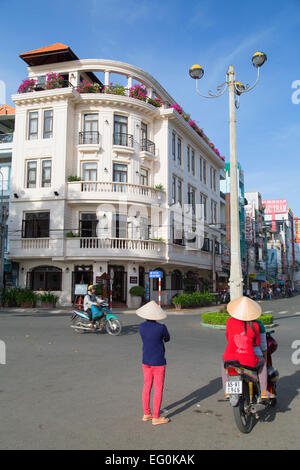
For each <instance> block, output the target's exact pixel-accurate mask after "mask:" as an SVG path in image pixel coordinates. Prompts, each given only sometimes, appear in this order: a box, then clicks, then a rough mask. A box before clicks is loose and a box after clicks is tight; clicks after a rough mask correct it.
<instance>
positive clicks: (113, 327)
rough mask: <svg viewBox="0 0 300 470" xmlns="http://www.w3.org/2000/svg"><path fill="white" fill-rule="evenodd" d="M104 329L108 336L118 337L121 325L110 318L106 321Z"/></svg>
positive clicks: (115, 319) (118, 321) (116, 320)
mask: <svg viewBox="0 0 300 470" xmlns="http://www.w3.org/2000/svg"><path fill="white" fill-rule="evenodd" d="M105 329H106V331H107V333H108V334H110V335H113V336H118V335H119V334H121V331H122V323H121V322H120V320H118V319H117V318H111V319H110V320H107V321H106V325H105Z"/></svg>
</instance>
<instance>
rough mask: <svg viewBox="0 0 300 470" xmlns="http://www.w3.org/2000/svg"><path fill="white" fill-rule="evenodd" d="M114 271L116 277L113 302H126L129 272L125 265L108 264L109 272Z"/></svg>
mask: <svg viewBox="0 0 300 470" xmlns="http://www.w3.org/2000/svg"><path fill="white" fill-rule="evenodd" d="M111 270H113V271H114V279H113V286H112V300H113V304H115V305H116V304H118V303H121V304H126V301H127V273H126V272H125V269H124V266H113V265H110V266H108V272H109V273H110V271H111Z"/></svg>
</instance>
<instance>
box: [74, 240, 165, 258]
mask: <svg viewBox="0 0 300 470" xmlns="http://www.w3.org/2000/svg"><path fill="white" fill-rule="evenodd" d="M66 257H67V258H76V259H79V258H81V257H83V258H86V257H91V258H92V259H95V258H105V259H107V258H109V259H113V258H114V257H116V258H118V259H120V258H123V259H127V258H129V259H130V258H135V259H136V258H144V259H154V260H157V259H162V258H164V257H165V244H164V243H163V242H158V241H154V240H135V239H131V238H94V237H88V238H76V237H75V238H68V239H66Z"/></svg>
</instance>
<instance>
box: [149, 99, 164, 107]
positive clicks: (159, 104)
mask: <svg viewBox="0 0 300 470" xmlns="http://www.w3.org/2000/svg"><path fill="white" fill-rule="evenodd" d="M148 103H149V104H152V106H155V107H156V108H161V107H162V100H161V99H160V98H158V97H156V98H148Z"/></svg>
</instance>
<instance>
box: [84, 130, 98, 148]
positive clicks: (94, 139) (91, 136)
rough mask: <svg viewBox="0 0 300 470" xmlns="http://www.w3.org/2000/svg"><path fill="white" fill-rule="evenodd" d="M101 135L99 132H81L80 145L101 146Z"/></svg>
mask: <svg viewBox="0 0 300 470" xmlns="http://www.w3.org/2000/svg"><path fill="white" fill-rule="evenodd" d="M99 143H100V133H99V132H98V131H84V132H79V144H95V145H97V144H99Z"/></svg>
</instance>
